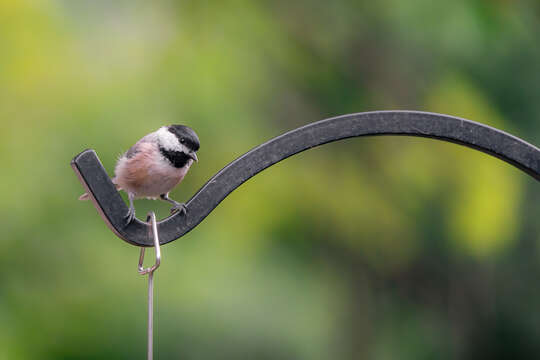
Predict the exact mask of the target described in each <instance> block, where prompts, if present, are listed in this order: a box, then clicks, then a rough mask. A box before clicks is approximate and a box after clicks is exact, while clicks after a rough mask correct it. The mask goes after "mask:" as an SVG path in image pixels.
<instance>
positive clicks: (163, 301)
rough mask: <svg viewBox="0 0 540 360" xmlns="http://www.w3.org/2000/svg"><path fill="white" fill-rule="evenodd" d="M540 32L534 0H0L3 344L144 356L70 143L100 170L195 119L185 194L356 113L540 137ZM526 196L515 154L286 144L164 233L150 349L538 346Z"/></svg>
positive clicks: (398, 354)
mask: <svg viewBox="0 0 540 360" xmlns="http://www.w3.org/2000/svg"><path fill="white" fill-rule="evenodd" d="M539 30H540V5H539V3H538V2H536V1H532V0H530V1H526V0H521V1H513V2H510V1H487V0H470V1H465V0H456V1H444V2H443V1H427V0H418V1H400V0H382V1H370V2H352V1H351V2H346V1H334V2H329V1H295V2H291V1H280V0H278V1H215V2H203V1H162V2H148V1H140V0H136V1H115V2H109V1H102V0H99V1H81V0H76V1H71V0H65V1H45V0H18V1H16V0H0V161H1V163H2V164H3V170H2V172H1V175H0V179H1V182H0V184H1V185H2V186H1V187H0V198H1V199H2V206H1V207H0V219H1V220H0V227H1V229H2V234H3V235H2V236H1V237H0V263H1V264H2V265H1V269H2V271H1V272H0V284H1V288H0V358H2V359H4V358H5V359H40V360H43V359H97V358H108V359H116V358H118V359H121V358H122V359H124V358H129V357H131V358H142V357H143V356H144V352H145V326H146V324H145V321H146V320H145V319H146V315H145V294H146V283H145V279H143V278H142V277H140V276H138V275H137V274H136V271H135V270H136V262H137V256H138V250H137V249H136V248H134V247H131V246H129V245H127V244H125V243H123V242H122V241H120V240H118V239H117V238H115V236H114V235H113V234H112V233H111V232H110V231H109V230H108V229H107V228H106V227H105V225H104V224H103V222H102V221H101V219H100V218H99V216H98V215H97V213H96V211H95V209H94V208H93V207H92V206H91V204H89V203H82V202H77V201H76V199H77V197H78V195H79V194H80V193H81V191H82V189H81V186H80V184H79V183H78V181H77V180H76V178H75V176H74V174H73V172H72V171H71V169H70V168H69V161H70V159H71V158H72V157H73V156H74V155H75V154H77V153H78V152H80V151H81V150H83V149H85V148H88V147H91V148H94V149H96V150H97V152H98V154H99V155H100V158H101V160H102V161H103V163H104V165H105V167H106V169H107V170H108V171H109V172H112V169H113V167H114V162H115V160H116V158H117V156H118V155H119V154H120V153H121V152H122V151H125V150H127V148H129V146H131V144H132V143H133V142H134V141H136V140H137V139H138V138H140V137H141V136H142V135H144V134H145V133H147V132H149V131H153V130H155V129H157V128H158V127H160V126H162V125H163V124H169V123H183V124H187V125H190V126H192V127H193V128H194V129H196V131H197V132H198V134H199V136H200V138H201V143H202V147H201V150H200V159H201V161H200V163H198V164H196V166H195V167H194V168H193V169H192V170H191V172H190V174H189V176H188V177H187V178H186V179H185V181H184V183H183V184H182V185H181V186H180V187H179V188H178V189H176V190H175V191H174V193H173V197H174V198H177V199H188V198H189V197H190V196H191V195H192V194H194V192H195V191H196V190H197V189H198V188H199V187H200V186H202V185H203V184H204V182H205V181H206V180H207V179H208V178H209V177H210V176H211V175H213V174H214V173H215V172H217V171H218V170H219V169H220V168H222V167H223V166H224V165H226V164H227V163H228V162H229V161H231V160H233V159H234V158H235V157H237V156H239V155H241V154H242V153H244V152H246V151H247V150H249V149H250V148H252V147H254V146H256V145H258V144H260V143H261V142H263V141H265V140H267V139H269V138H271V137H273V136H276V135H278V134H281V133H282V132H284V131H286V130H289V129H292V128H295V127H297V126H300V125H303V124H306V123H308V122H311V121H315V120H320V119H323V118H326V117H330V116H334V115H340V114H345V113H350V112H360V111H369V110H382V109H415V110H426V111H434V112H442V113H447V114H451V115H456V116H461V117H465V118H469V119H471V120H475V121H479V122H482V123H485V124H489V125H492V126H495V127H498V128H500V129H503V130H506V131H508V132H511V133H513V134H515V135H517V136H520V137H522V138H524V139H526V140H528V141H529V142H531V143H534V144H539V143H540V121H539V120H538V119H540V101H538V99H539V98H540V47H539V42H538V36H537V35H538V34H539ZM539 200H540V191H539V188H538V183H537V182H536V181H534V180H532V179H531V178H529V177H528V176H526V175H525V174H523V173H521V172H520V171H518V170H516V169H515V168H513V167H511V166H509V165H507V164H505V163H502V162H501V161H499V160H497V159H494V158H491V157H488V156H487V155H484V154H481V153H478V152H475V151H472V150H470V149H466V148H462V147H459V146H456V145H453V144H446V143H440V142H437V141H433V140H428V139H411V138H388V137H381V138H362V139H351V140H347V141H343V142H339V143H334V144H330V145H325V146H323V147H321V148H317V149H313V150H310V151H309V152H306V153H303V154H301V155H298V156H295V157H293V158H291V159H289V160H287V161H285V162H283V163H280V164H278V165H276V166H274V167H272V168H270V169H268V170H266V171H265V172H263V173H261V174H260V175H258V176H256V177H255V178H253V179H252V180H250V181H249V182H248V183H246V184H245V185H243V186H242V187H240V188H239V189H238V190H237V191H235V192H234V193H233V194H232V195H231V196H230V197H228V198H227V199H226V200H225V201H224V202H223V203H222V204H221V205H220V206H219V207H218V209H216V210H215V211H214V212H213V213H212V215H211V216H210V217H209V218H207V219H206V220H205V222H204V223H202V224H201V225H200V226H199V227H197V228H196V229H195V230H194V231H192V232H191V233H189V234H188V235H187V236H186V237H185V238H183V239H182V240H179V241H176V242H174V243H172V244H170V245H167V246H166V247H164V248H163V253H164V254H163V257H164V260H163V266H162V267H161V268H160V270H159V272H158V273H157V277H156V281H157V285H156V286H157V307H156V311H157V314H156V318H157V329H156V344H155V347H156V349H157V350H156V353H157V357H159V358H163V359H165V358H182V359H357V358H366V359H395V358H399V359H431V358H437V359H457V358H459V359H464V358H470V359H473V358H474V359H476V358H508V357H510V356H513V357H518V358H525V357H532V358H534V357H538V355H539V354H540V345H538V341H537V339H538V338H539V336H540V330H539V329H540V326H538V325H539V324H540V312H539V311H538V303H539V302H540V290H537V289H538V287H537V286H536V280H537V278H538V275H539V274H540V259H539V256H540V251H539V246H538V245H539V240H540V223H539V221H538V213H539V210H540V201H539ZM136 205H137V210H138V214H139V216H140V217H141V216H143V215H144V214H145V213H146V212H147V211H149V210H156V211H157V212H158V215H159V216H161V217H164V216H166V215H167V212H168V208H167V206H166V204H162V203H159V202H151V201H146V200H141V201H137V204H136Z"/></svg>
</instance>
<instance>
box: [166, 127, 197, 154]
mask: <svg viewBox="0 0 540 360" xmlns="http://www.w3.org/2000/svg"><path fill="white" fill-rule="evenodd" d="M157 134H158V141H159V144H160V147H161V148H163V150H164V151H167V152H172V153H177V154H178V153H181V154H183V155H184V156H186V157H188V158H189V159H193V161H199V159H198V158H197V151H198V150H199V147H200V143H199V137H198V136H197V134H196V133H195V131H193V129H191V128H190V127H188V126H185V125H169V126H164V127H162V128H161V129H159V130H158V131H157Z"/></svg>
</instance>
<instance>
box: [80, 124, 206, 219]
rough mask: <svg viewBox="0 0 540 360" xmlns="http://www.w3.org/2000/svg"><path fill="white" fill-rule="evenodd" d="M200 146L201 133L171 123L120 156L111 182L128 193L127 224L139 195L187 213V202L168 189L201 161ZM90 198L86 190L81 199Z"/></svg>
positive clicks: (180, 180) (182, 213) (132, 214)
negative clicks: (179, 199)
mask: <svg viewBox="0 0 540 360" xmlns="http://www.w3.org/2000/svg"><path fill="white" fill-rule="evenodd" d="M199 147H200V142H199V137H198V136H197V134H196V133H195V131H193V129H191V128H190V127H188V126H185V125H168V126H162V127H160V128H159V129H158V130H156V131H154V132H151V133H149V134H147V135H146V136H144V137H143V138H141V139H140V140H139V141H137V143H135V145H133V146H132V147H131V148H129V150H128V151H126V152H125V153H123V154H122V155H121V156H120V157H119V158H118V161H117V162H116V166H115V168H114V174H115V176H114V178H113V179H112V182H113V184H114V185H115V186H116V189H117V190H123V191H125V192H126V193H127V195H128V199H129V210H128V212H127V214H126V215H125V220H126V225H128V224H129V223H130V222H131V221H133V219H134V218H135V206H134V204H133V200H135V199H138V198H148V199H154V200H155V199H158V198H159V199H160V200H163V201H167V202H169V203H171V204H173V206H172V208H171V214H172V213H175V212H179V213H180V214H181V215H185V214H186V212H187V211H188V209H187V206H186V204H185V203H181V202H178V201H175V200H173V199H171V198H169V192H170V191H171V190H172V189H173V188H174V187H175V186H176V185H178V184H179V183H180V182H182V180H183V179H184V177H185V176H186V174H187V172H188V171H189V169H190V167H191V165H192V164H193V163H194V162H198V161H199V158H198V157H197V151H199ZM89 198H90V197H89V195H88V193H84V194H82V195H81V196H80V197H79V200H88V199H89Z"/></svg>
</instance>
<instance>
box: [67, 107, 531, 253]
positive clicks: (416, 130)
mask: <svg viewBox="0 0 540 360" xmlns="http://www.w3.org/2000/svg"><path fill="white" fill-rule="evenodd" d="M369 135H406V136H421V137H428V138H433V139H437V140H444V141H449V142H453V143H457V144H461V145H465V146H468V147H470V148H473V149H476V150H480V151H483V152H485V153H487V154H489V155H492V156H495V157H497V158H499V159H501V160H503V161H506V162H508V163H510V164H512V165H514V166H516V167H517V168H519V169H520V170H522V171H524V172H526V173H527V174H529V175H531V176H532V177H534V178H535V179H536V180H539V181H540V149H538V148H537V147H536V146H534V145H531V144H529V143H527V142H525V141H523V140H521V139H520V138H517V137H515V136H512V135H510V134H507V133H505V132H503V131H500V130H497V129H495V128H492V127H489V126H486V125H483V124H480V123H477V122H474V121H469V120H465V119H460V118H457V117H453V116H448V115H441V114H434V113H425V112H416V111H375V112H366V113H359V114H351V115H344V116H338V117H334V118H331V119H326V120H321V121H318V122H314V123H311V124H309V125H306V126H303V127H300V128H298V129H295V130H292V131H289V132H287V133H285V134H283V135H281V136H278V137H276V138H273V139H272V140H270V141H268V142H266V143H264V144H262V145H259V146H258V147H256V148H254V149H252V150H251V151H249V152H247V153H246V154H244V155H242V156H241V157H239V158H238V159H236V160H234V161H233V162H231V163H230V164H229V165H227V166H226V167H225V168H223V169H222V170H221V171H220V172H218V173H217V174H216V175H214V176H213V177H212V178H211V179H210V180H209V181H208V182H207V183H206V184H205V185H204V186H203V187H202V188H201V189H200V190H199V191H198V192H197V193H196V194H195V195H194V196H193V197H192V198H191V199H190V200H189V201H188V203H187V207H188V212H187V214H186V215H180V214H175V215H172V216H170V217H168V218H166V219H164V220H162V221H160V222H159V223H158V230H159V236H160V243H161V244H166V243H168V242H171V241H174V240H176V239H178V238H180V237H182V236H183V235H185V234H186V233H187V232H189V231H190V230H192V229H193V228H194V227H196V226H197V225H198V224H200V223H201V221H203V220H204V218H206V216H208V214H210V212H211V211H212V210H213V209H214V208H216V206H217V205H218V204H219V203H220V202H221V201H222V200H223V199H224V198H225V197H227V195H229V194H230V193H231V192H232V191H233V190H234V189H236V188H237V187H238V186H240V185H241V184H242V183H244V182H245V181H246V180H248V179H249V178H251V177H252V176H254V175H256V174H257V173H259V172H260V171H262V170H264V169H266V168H267V167H269V166H271V165H273V164H275V163H277V162H279V161H281V160H283V159H286V158H288V157H289V156H292V155H294V154H297V153H299V152H301V151H304V150H307V149H310V148H312V147H315V146H319V145H322V144H326V143H329V142H332V141H337V140H341V139H346V138H351V137H357V136H369ZM71 165H72V167H73V169H74V170H75V172H76V173H77V175H78V177H79V179H80V181H81V183H82V184H83V186H84V187H85V189H86V190H87V191H88V192H89V194H90V195H91V198H92V201H93V202H94V205H95V206H96V208H97V209H98V211H99V213H100V215H101V216H102V217H103V219H104V220H105V223H106V224H107V225H108V226H109V228H111V230H112V231H113V232H114V233H115V234H116V235H117V236H119V237H120V238H121V239H123V240H125V241H127V242H129V243H130V244H133V245H137V246H152V243H151V241H150V240H149V239H148V236H147V225H146V224H145V223H143V222H141V221H140V220H138V219H137V220H134V221H133V222H131V223H130V224H129V225H127V226H125V225H124V215H125V214H126V213H127V211H128V209H127V206H126V204H125V203H124V202H123V201H122V198H121V197H120V195H119V194H118V192H117V191H116V189H115V187H114V185H113V183H112V182H111V180H110V178H109V176H108V175H107V172H106V171H105V169H104V168H103V165H101V162H100V161H99V159H98V157H97V155H96V153H95V151H94V150H85V151H83V152H82V153H80V154H79V155H77V156H76V157H75V158H74V159H73V160H72V162H71Z"/></svg>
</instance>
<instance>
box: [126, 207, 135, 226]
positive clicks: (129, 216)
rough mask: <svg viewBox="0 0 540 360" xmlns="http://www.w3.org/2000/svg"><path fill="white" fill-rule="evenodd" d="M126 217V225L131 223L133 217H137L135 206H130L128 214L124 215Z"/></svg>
mask: <svg viewBox="0 0 540 360" xmlns="http://www.w3.org/2000/svg"><path fill="white" fill-rule="evenodd" d="M124 219H125V221H126V226H127V225H129V224H130V223H131V222H132V221H133V219H135V208H134V207H130V208H129V210H128V212H127V214H126V215H125V216H124Z"/></svg>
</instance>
